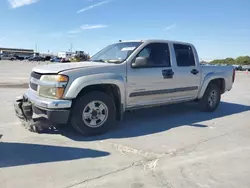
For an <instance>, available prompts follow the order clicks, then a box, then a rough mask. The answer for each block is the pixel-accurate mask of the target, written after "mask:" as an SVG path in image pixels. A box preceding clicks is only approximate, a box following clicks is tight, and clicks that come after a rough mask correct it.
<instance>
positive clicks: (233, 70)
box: [233, 69, 235, 83]
mask: <svg viewBox="0 0 250 188" xmlns="http://www.w3.org/2000/svg"><path fill="white" fill-rule="evenodd" d="M234 81H235V69H234V70H233V83H234Z"/></svg>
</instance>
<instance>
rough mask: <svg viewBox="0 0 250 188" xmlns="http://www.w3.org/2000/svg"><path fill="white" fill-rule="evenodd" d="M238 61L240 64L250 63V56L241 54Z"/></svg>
mask: <svg viewBox="0 0 250 188" xmlns="http://www.w3.org/2000/svg"><path fill="white" fill-rule="evenodd" d="M236 63H237V64H238V65H250V57H249V56H240V57H237V58H236Z"/></svg>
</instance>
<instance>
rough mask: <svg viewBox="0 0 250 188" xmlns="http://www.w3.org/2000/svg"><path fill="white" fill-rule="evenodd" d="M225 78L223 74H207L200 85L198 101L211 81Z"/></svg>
mask: <svg viewBox="0 0 250 188" xmlns="http://www.w3.org/2000/svg"><path fill="white" fill-rule="evenodd" d="M225 77H226V75H225V74H223V73H222V72H217V73H216V72H215V73H214V72H210V73H208V74H207V75H206V76H205V78H204V80H203V83H202V87H201V89H200V91H199V94H198V97H197V98H198V99H200V98H202V97H203V95H204V93H205V91H206V89H207V86H208V84H209V83H210V82H211V81H212V80H215V79H224V80H225ZM225 84H226V80H225Z"/></svg>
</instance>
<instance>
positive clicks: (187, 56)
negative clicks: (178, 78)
mask: <svg viewBox="0 0 250 188" xmlns="http://www.w3.org/2000/svg"><path fill="white" fill-rule="evenodd" d="M174 51H175V56H176V61H177V66H179V67H188V66H195V60H194V53H193V50H192V47H191V46H188V45H184V44H174Z"/></svg>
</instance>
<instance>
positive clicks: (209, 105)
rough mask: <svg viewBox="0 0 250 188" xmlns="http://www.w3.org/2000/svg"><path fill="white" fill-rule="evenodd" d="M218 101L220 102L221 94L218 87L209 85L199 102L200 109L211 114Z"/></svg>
mask: <svg viewBox="0 0 250 188" xmlns="http://www.w3.org/2000/svg"><path fill="white" fill-rule="evenodd" d="M220 100H221V93H220V88H219V86H218V85H216V84H209V85H208V87H207V89H206V91H205V93H204V95H203V97H202V98H201V100H200V101H199V102H200V108H201V110H202V111H204V112H213V111H215V110H216V109H217V107H218V106H219V104H220ZM211 101H213V102H211Z"/></svg>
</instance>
